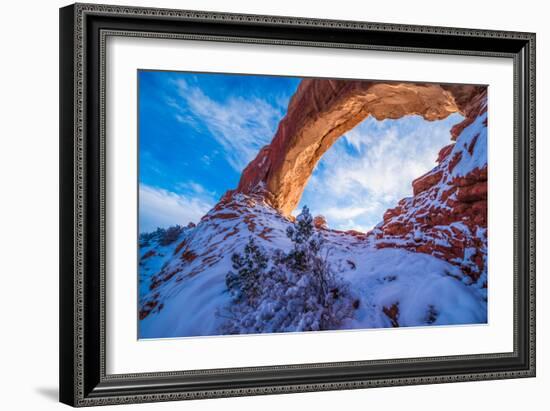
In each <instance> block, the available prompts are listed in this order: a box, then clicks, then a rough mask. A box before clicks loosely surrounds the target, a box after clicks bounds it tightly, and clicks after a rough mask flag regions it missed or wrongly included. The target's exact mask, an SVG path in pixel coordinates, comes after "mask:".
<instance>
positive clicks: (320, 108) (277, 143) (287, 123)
mask: <svg viewBox="0 0 550 411" xmlns="http://www.w3.org/2000/svg"><path fill="white" fill-rule="evenodd" d="M484 90H485V87H482V86H473V85H452V86H446V85H439V84H426V83H422V84H414V83H398V82H374V81H370V82H369V81H353V80H328V79H305V80H303V81H302V82H301V83H300V85H299V87H298V89H297V91H296V93H295V94H294V96H293V97H292V99H291V100H290V103H289V106H288V111H287V114H286V116H285V117H284V118H283V119H282V120H281V122H280V123H279V127H278V129H277V132H276V134H275V136H274V138H273V140H272V141H271V143H270V144H269V145H267V146H265V147H264V148H263V149H262V150H261V151H260V152H259V153H258V155H257V156H256V158H255V159H254V160H252V161H251V162H250V164H248V166H247V167H246V168H245V170H244V171H243V173H242V175H241V180H240V182H239V185H238V187H237V190H236V191H237V192H242V193H250V192H253V191H255V190H257V189H258V187H259V186H260V185H262V187H263V188H264V189H265V195H266V199H267V200H268V202H269V203H270V204H271V205H272V206H273V207H275V208H276V209H278V210H279V211H281V213H283V214H284V215H289V214H290V213H291V212H292V210H294V208H295V207H296V206H297V204H298V203H299V201H300V198H301V195H302V192H303V190H304V187H305V186H306V184H307V181H308V180H309V177H310V176H311V173H312V172H313V169H314V167H315V165H316V164H317V162H318V161H319V159H320V158H321V157H322V156H323V154H324V153H325V152H326V151H327V150H328V149H329V148H330V147H331V146H332V144H334V142H335V141H336V140H337V139H338V138H339V137H340V136H342V135H343V134H345V133H346V132H347V131H349V130H350V129H352V128H353V127H355V126H356V125H357V124H358V123H360V122H361V121H362V120H364V119H365V118H367V117H368V116H373V117H375V118H376V119H377V120H383V119H387V118H389V119H398V118H401V117H403V116H405V115H410V114H417V115H421V116H422V117H424V118H425V119H426V120H439V119H443V118H445V117H447V116H448V115H450V114H451V113H455V112H461V113H462V114H463V115H465V116H466V120H464V122H463V123H467V122H468V121H469V118H468V114H469V113H468V111H469V107H470V102H471V101H472V100H474V99H475V97H476V96H478V95H479V94H480V93H482V92H483V91H484ZM458 127H459V128H460V125H458Z"/></svg>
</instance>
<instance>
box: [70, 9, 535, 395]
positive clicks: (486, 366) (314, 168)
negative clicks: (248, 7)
mask: <svg viewBox="0 0 550 411" xmlns="http://www.w3.org/2000/svg"><path fill="white" fill-rule="evenodd" d="M60 80H61V81H60V87H61V90H60V96H61V106H60V123H61V124H60V130H61V131H60V150H61V155H60V158H61V172H60V187H61V189H60V191H61V197H60V205H61V210H60V213H61V228H60V232H61V267H60V399H61V401H62V402H64V403H66V404H70V405H73V406H90V405H102V404H119V403H135V402H149V401H169V400H182V399H198V398H214V397H228V396H242V395H256V394H276V393H291V392H300V391H321V390H336V389H354V388H368V387H380V386H392V385H410V384H432V383H447V382H457V381H475V380H487V379H502V378H520V377H533V376H535V87H534V86H535V34H533V33H518V32H504V31H488V30H482V29H475V30H474V29H461V28H460V29H459V28H446V27H425V26H410V25H396V24H384V23H367V22H351V21H333V20H315V19H305V18H293V17H276V16H259V15H239V14H226V13H212V12H198V11H184V10H167V9H148V8H136V7H123V6H106V5H90V4H75V5H71V6H67V7H64V8H62V9H61V10H60Z"/></svg>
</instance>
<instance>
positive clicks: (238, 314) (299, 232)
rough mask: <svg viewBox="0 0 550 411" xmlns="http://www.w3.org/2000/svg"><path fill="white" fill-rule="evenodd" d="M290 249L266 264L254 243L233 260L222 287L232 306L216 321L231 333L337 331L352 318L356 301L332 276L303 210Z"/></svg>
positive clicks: (325, 252)
mask: <svg viewBox="0 0 550 411" xmlns="http://www.w3.org/2000/svg"><path fill="white" fill-rule="evenodd" d="M287 236H288V237H289V238H290V240H291V241H292V249H291V250H290V251H289V252H288V253H285V252H283V251H282V250H276V251H275V252H274V253H273V254H272V256H271V259H269V258H268V257H267V255H266V253H265V251H263V250H262V249H261V248H260V247H258V246H257V245H256V244H255V243H254V241H253V240H252V239H250V240H249V242H248V244H247V246H246V247H245V250H244V254H243V255H240V254H235V255H233V257H232V262H233V268H234V269H235V270H237V273H234V272H229V273H228V274H227V276H226V284H227V287H228V289H229V292H230V294H231V296H232V302H231V304H230V305H229V306H228V307H227V308H226V309H225V310H224V311H223V312H222V313H219V314H220V316H222V317H224V318H225V319H226V321H225V322H224V323H223V324H222V326H221V328H222V332H224V333H229V334H240V333H261V332H285V331H314V330H329V329H337V328H339V327H340V326H341V324H342V322H343V321H345V320H346V319H348V318H350V317H351V315H352V312H353V309H354V308H353V303H354V299H353V298H352V296H351V292H350V289H349V286H348V285H347V283H345V282H344V281H343V280H342V279H341V278H339V277H338V276H336V274H335V273H334V272H333V271H332V269H331V267H330V264H329V261H328V255H329V250H325V249H324V239H323V237H322V235H321V233H319V232H316V230H315V229H314V226H313V218H312V217H311V214H310V213H309V210H308V208H307V207H304V209H303V210H302V213H301V214H300V215H299V216H298V217H297V218H296V222H295V224H294V225H293V226H290V227H289V228H288V229H287Z"/></svg>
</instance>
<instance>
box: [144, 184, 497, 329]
mask: <svg viewBox="0 0 550 411" xmlns="http://www.w3.org/2000/svg"><path fill="white" fill-rule="evenodd" d="M291 224H292V222H291V221H289V220H287V219H285V218H283V217H281V216H280V214H278V213H277V211H275V210H274V209H272V208H271V207H270V206H268V205H267V204H265V203H264V202H263V201H262V200H261V199H259V198H254V197H250V196H244V195H242V194H238V195H236V196H235V197H234V198H233V199H231V201H229V202H227V203H226V204H223V206H221V207H218V209H214V210H212V211H211V212H210V213H208V214H207V215H206V216H205V218H204V219H203V220H202V221H201V222H200V223H199V224H198V225H197V226H196V227H194V228H186V229H184V230H182V232H181V233H180V234H179V236H178V238H177V239H176V240H174V241H173V242H172V243H171V244H169V245H164V246H163V245H160V244H159V241H160V240H161V239H160V238H158V237H157V238H153V239H151V240H149V242H148V243H149V245H148V246H144V247H142V250H141V255H142V256H145V255H147V253H149V254H150V255H151V256H149V257H147V258H145V259H143V257H142V261H141V264H140V269H141V275H140V307H141V310H142V312H144V311H143V310H148V309H149V308H151V307H152V309H151V310H150V311H149V312H148V313H147V315H144V314H142V317H143V318H142V320H141V321H140V327H139V329H140V337H141V338H162V337H186V336H200V335H217V334H219V333H220V331H219V329H220V326H221V325H222V324H223V322H224V318H223V317H221V316H219V315H218V314H217V313H219V312H220V310H222V309H223V308H224V307H226V306H228V305H229V304H231V298H230V295H229V293H228V289H227V286H226V280H225V279H226V274H227V273H228V272H229V271H230V270H231V269H232V268H231V255H232V254H233V253H235V252H242V249H243V248H244V246H245V244H246V242H247V241H248V239H249V237H251V236H252V237H253V238H254V239H255V241H256V242H257V243H258V244H259V245H261V246H262V247H263V248H264V249H265V250H266V251H267V252H273V251H274V250H276V249H283V250H288V249H290V247H291V243H290V240H289V239H288V238H287V236H286V234H285V232H286V228H287V227H288V226H289V225H291ZM320 231H321V233H322V235H323V237H324V238H325V240H326V244H325V247H326V249H327V250H329V254H328V259H329V261H330V264H331V267H332V269H333V270H334V271H335V272H336V273H337V274H338V275H339V277H340V278H341V279H342V280H343V281H344V282H346V283H347V284H349V286H350V289H351V291H352V293H353V294H354V296H355V297H356V298H357V299H358V300H359V304H358V305H357V307H356V309H355V310H354V313H353V318H351V319H349V320H348V321H346V322H345V324H344V325H343V327H342V328H345V329H358V328H377V327H392V326H401V327H402V326H423V325H449V324H472V323H485V322H486V321H487V314H486V313H487V311H486V304H487V303H486V299H485V295H484V293H483V290H480V288H478V287H473V286H471V285H469V284H470V283H471V280H470V278H469V277H467V276H465V275H464V274H463V273H462V271H461V270H460V269H459V268H458V267H457V266H455V265H451V264H450V263H448V262H446V261H443V260H441V259H438V258H435V257H432V256H430V255H427V254H423V253H417V252H411V251H407V250H405V249H399V248H397V249H377V248H376V247H375V246H374V244H373V243H372V240H370V239H368V238H366V237H365V236H361V235H357V234H354V233H344V232H336V231H331V230H320ZM151 250H153V251H154V253H155V254H154V255H152V254H153V253H152V252H151ZM296 331H299V330H296Z"/></svg>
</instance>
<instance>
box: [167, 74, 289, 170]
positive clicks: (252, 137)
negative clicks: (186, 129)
mask: <svg viewBox="0 0 550 411" xmlns="http://www.w3.org/2000/svg"><path fill="white" fill-rule="evenodd" d="M175 84H176V87H177V89H178V94H179V96H180V97H181V98H182V99H183V101H184V103H185V104H179V103H178V101H175V100H173V99H172V100H170V101H169V102H168V104H170V105H171V106H172V107H174V108H176V109H177V110H178V113H177V114H176V119H178V121H180V122H183V123H186V124H188V125H191V126H192V127H194V128H195V129H197V130H202V129H204V128H205V129H206V130H208V132H209V133H210V134H211V135H212V137H213V138H215V139H216V141H217V142H218V143H219V144H220V145H221V146H222V147H223V148H224V151H225V153H224V155H225V156H226V159H227V160H228V162H229V164H230V165H231V166H232V167H233V168H234V169H235V170H236V171H239V172H240V171H242V170H243V168H244V167H245V166H246V165H247V164H248V163H249V162H250V161H251V160H252V159H253V158H254V157H255V156H256V154H257V153H258V151H259V150H260V148H262V147H263V146H264V145H266V144H268V143H269V142H270V141H271V139H272V138H273V136H274V134H275V131H276V129H277V125H278V124H279V121H280V120H281V118H282V116H283V112H282V111H281V109H280V108H276V107H274V106H273V105H271V104H269V103H268V102H267V101H265V100H262V99H260V98H257V97H252V98H250V99H245V98H243V97H235V96H230V97H229V98H227V100H226V101H225V102H224V103H223V104H222V103H219V102H217V101H215V100H213V99H212V98H210V97H209V96H207V95H206V94H205V93H204V92H203V91H202V89H201V88H199V87H197V86H193V85H190V84H189V83H188V82H187V81H185V80H183V79H180V80H177V81H176V82H175ZM204 160H206V159H204Z"/></svg>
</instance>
